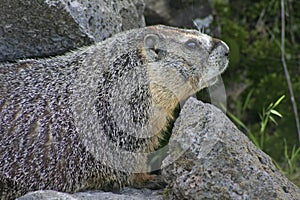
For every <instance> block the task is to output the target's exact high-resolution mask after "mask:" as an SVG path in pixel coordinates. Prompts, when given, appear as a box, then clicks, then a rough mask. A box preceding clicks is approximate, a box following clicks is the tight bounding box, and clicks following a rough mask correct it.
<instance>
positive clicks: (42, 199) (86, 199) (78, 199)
mask: <svg viewBox="0 0 300 200" xmlns="http://www.w3.org/2000/svg"><path fill="white" fill-rule="evenodd" d="M35 199H36V200H48V199H64V200H94V199H105V200H127V199H130V200H162V199H163V195H162V191H161V190H159V191H151V190H148V189H142V190H138V189H132V188H125V189H124V190H123V191H122V192H120V193H119V194H115V193H112V192H101V191H99V192H80V193H76V194H68V193H62V192H56V191H52V190H44V191H36V192H30V193H28V194H26V195H24V196H22V197H20V198H18V200H35Z"/></svg>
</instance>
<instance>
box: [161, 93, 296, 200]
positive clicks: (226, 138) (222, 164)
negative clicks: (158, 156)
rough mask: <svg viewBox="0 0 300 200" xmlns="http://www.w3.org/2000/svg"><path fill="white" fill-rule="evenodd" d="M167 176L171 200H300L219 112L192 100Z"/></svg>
mask: <svg viewBox="0 0 300 200" xmlns="http://www.w3.org/2000/svg"><path fill="white" fill-rule="evenodd" d="M169 152H171V153H170V154H169V155H168V157H167V158H166V159H165V160H164V161H163V170H162V174H163V176H164V177H165V178H166V180H167V182H168V184H169V189H170V190H169V195H170V199H295V200H296V199H300V189H299V188H297V186H295V185H294V184H292V183H291V182H289V181H288V179H287V178H286V177H285V176H283V175H282V174H281V173H280V172H279V171H278V170H277V169H276V168H275V166H274V164H273V163H272V161H271V159H270V157H269V156H268V155H266V154H265V153H263V152H262V151H261V150H259V149H258V148H257V147H255V146H254V144H252V142H250V141H249V139H248V138H247V137H246V136H245V135H244V134H243V133H242V132H240V131H239V130H238V129H237V128H236V126H235V125H234V124H233V123H232V122H231V121H230V120H229V119H228V118H227V117H226V116H225V115H224V114H223V113H222V112H221V111H220V110H218V109H217V108H215V107H214V106H212V105H210V104H204V103H202V102H199V101H197V100H196V99H194V98H190V99H189V100H188V101H187V102H186V104H185V106H184V107H183V109H182V111H181V113H180V117H179V118H178V119H177V121H176V123H175V127H174V129H173V134H172V136H171V139H170V142H169Z"/></svg>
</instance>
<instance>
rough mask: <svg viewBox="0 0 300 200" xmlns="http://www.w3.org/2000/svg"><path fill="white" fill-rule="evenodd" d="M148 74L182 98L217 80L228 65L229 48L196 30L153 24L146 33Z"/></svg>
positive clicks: (145, 48)
mask: <svg viewBox="0 0 300 200" xmlns="http://www.w3.org/2000/svg"><path fill="white" fill-rule="evenodd" d="M144 54H145V55H146V57H147V61H148V66H149V70H148V71H149V77H150V79H151V78H152V81H154V82H156V84H158V85H161V86H163V87H164V88H168V89H169V90H170V92H172V93H174V94H175V95H176V96H177V98H178V99H179V100H181V99H182V98H186V97H187V96H189V95H191V94H193V93H195V92H197V91H199V90H200V89H202V88H204V87H207V86H209V85H211V84H212V83H214V82H215V78H216V76H218V75H219V74H221V73H222V72H223V71H224V70H225V69H226V67H227V65H228V55H229V48H228V46H227V45H226V44H225V43H224V42H222V41H221V40H218V39H214V38H212V37H210V36H208V35H206V34H203V33H200V32H199V31H195V30H184V29H177V28H171V27H167V26H161V25H159V26H152V27H148V30H147V32H146V34H145V36H144Z"/></svg>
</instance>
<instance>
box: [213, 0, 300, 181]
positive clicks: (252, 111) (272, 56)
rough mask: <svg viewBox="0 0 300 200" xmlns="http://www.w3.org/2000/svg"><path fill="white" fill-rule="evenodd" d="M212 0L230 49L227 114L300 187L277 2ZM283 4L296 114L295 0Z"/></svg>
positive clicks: (298, 26) (299, 97) (299, 87)
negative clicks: (282, 56)
mask: <svg viewBox="0 0 300 200" xmlns="http://www.w3.org/2000/svg"><path fill="white" fill-rule="evenodd" d="M212 2H213V8H214V11H215V19H216V24H215V26H219V27H220V28H221V29H220V30H221V38H222V39H223V40H224V41H226V42H227V43H228V45H229V47H230V49H231V55H230V66H229V68H228V70H227V71H226V72H225V74H224V75H223V80H224V82H225V85H226V87H227V89H228V91H229V92H228V108H227V109H228V115H229V117H231V119H232V120H233V121H234V122H235V123H236V124H237V125H238V126H239V127H240V128H241V129H242V130H243V131H244V132H245V133H246V134H247V135H248V136H249V138H250V139H251V140H252V141H253V142H254V143H255V144H256V145H257V146H258V147H259V148H261V149H262V150H263V151H265V152H266V153H267V154H268V155H270V156H271V157H272V158H273V160H274V163H275V164H276V165H277V167H278V168H279V169H280V170H281V171H283V172H284V173H285V174H286V175H287V177H289V178H290V179H291V180H292V181H294V182H295V183H296V184H297V185H298V186H300V145H299V140H298V135H297V130H296V124H295V117H294V113H293V107H292V104H291V100H290V94H289V90H288V86H287V81H286V77H285V74H284V70H283V67H282V63H281V49H280V43H281V11H280V10H281V6H280V1H278V0H270V1H264V0H254V1H242V0H228V1H225V0H214V1H212ZM285 7H286V10H285V12H286V15H285V16H286V29H285V30H286V38H285V45H286V47H285V58H286V62H287V66H288V68H289V72H290V76H291V82H292V85H293V90H294V94H295V99H296V102H297V103H298V113H300V109H299V107H300V52H299V49H300V43H299V41H300V34H299V33H298V32H299V30H300V13H299V12H297V11H299V10H300V1H297V0H289V1H285ZM270 102H274V103H270Z"/></svg>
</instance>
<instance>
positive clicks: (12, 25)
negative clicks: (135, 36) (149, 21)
mask: <svg viewBox="0 0 300 200" xmlns="http://www.w3.org/2000/svg"><path fill="white" fill-rule="evenodd" d="M143 10H144V3H143V0H123V1H118V0H112V1H107V0H31V1H19V0H2V1H1V6H0V36H1V37H0V61H7V60H9V61H12V60H16V59H19V58H30V57H45V56H54V55H58V54H62V53H64V52H66V51H69V50H71V49H75V48H77V47H81V46H84V45H89V44H91V43H93V42H98V41H102V40H104V39H106V38H107V37H110V36H111V35H113V34H115V33H118V32H121V31H124V30H127V29H132V28H137V27H143V26H145V22H144V17H143Z"/></svg>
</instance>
